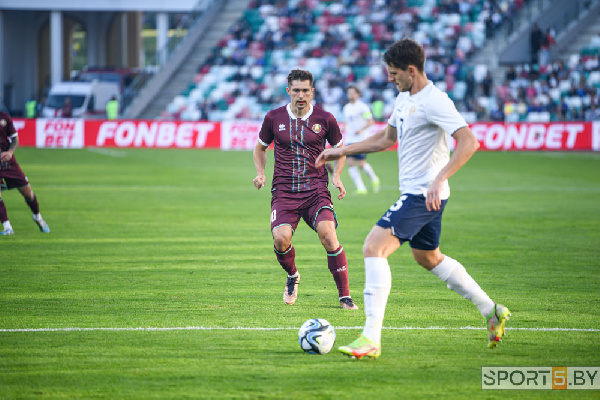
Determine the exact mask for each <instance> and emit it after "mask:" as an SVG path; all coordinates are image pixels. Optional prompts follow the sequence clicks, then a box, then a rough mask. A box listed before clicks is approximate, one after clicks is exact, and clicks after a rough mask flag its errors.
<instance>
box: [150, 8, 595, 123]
mask: <svg viewBox="0 0 600 400" xmlns="http://www.w3.org/2000/svg"><path fill="white" fill-rule="evenodd" d="M522 5H523V1H522V0H498V1H481V0H388V1H382V0H377V1H366V0H344V1H326V0H291V1H275V0H253V1H251V3H250V6H249V8H248V9H247V10H246V11H245V13H244V16H243V17H242V18H240V19H239V20H238V21H237V22H236V23H235V24H234V26H233V27H232V28H231V29H230V30H229V32H228V33H227V35H226V36H225V37H223V38H222V39H221V40H220V41H219V43H218V45H217V46H215V47H214V48H213V50H212V54H211V55H210V57H209V58H208V59H207V60H206V61H205V62H204V63H202V65H200V66H198V71H197V74H196V75H195V77H194V81H193V82H191V83H190V84H189V86H188V87H187V89H186V90H184V91H183V92H182V93H180V94H179V95H177V96H175V97H174V98H173V99H172V101H171V102H170V103H169V104H168V106H167V108H166V110H165V111H164V112H163V113H162V115H161V117H162V118H166V119H182V120H200V119H202V120H215V121H218V120H227V119H257V120H260V119H262V118H263V117H264V114H265V113H266V112H267V111H268V110H270V109H272V108H274V107H276V106H279V105H282V104H285V102H286V99H287V98H286V93H285V86H286V83H287V82H286V76H287V73H288V72H289V70H290V69H291V68H294V67H301V68H306V69H309V70H310V71H311V72H313V74H314V75H315V79H316V82H315V87H316V99H315V100H316V102H317V103H318V104H320V105H322V106H323V107H324V108H325V109H327V110H328V111H330V112H332V113H333V114H334V115H335V116H336V118H338V119H339V120H340V121H343V114H342V112H341V107H342V106H343V104H344V103H345V101H346V99H345V91H344V89H345V87H346V85H347V84H348V83H350V82H356V83H358V85H359V87H360V88H361V89H362V92H363V95H364V97H365V98H366V99H367V100H370V101H371V102H380V101H381V100H383V102H384V104H385V107H388V108H386V109H384V110H383V112H382V114H381V119H384V118H385V117H386V116H387V115H389V114H390V113H391V110H390V109H389V107H391V106H393V101H392V100H393V98H394V97H395V96H396V92H395V89H394V88H392V87H390V85H388V84H387V76H386V71H385V68H383V66H382V64H381V59H380V55H381V51H382V50H384V49H385V48H386V47H387V46H388V45H389V44H391V43H393V41H395V40H397V39H399V38H401V37H404V36H412V37H414V38H415V39H417V40H418V41H420V42H422V43H423V44H424V47H425V49H426V55H427V59H428V62H427V63H426V72H427V75H428V77H429V79H430V80H432V81H433V82H434V83H435V84H436V86H438V87H440V88H441V89H443V90H445V91H447V92H448V94H449V95H450V96H451V97H452V98H453V99H454V100H455V102H456V104H457V105H458V107H459V109H460V111H461V112H463V114H464V115H465V118H466V119H467V120H470V121H474V120H507V121H549V120H556V119H583V118H586V117H588V116H593V115H595V114H594V113H597V111H595V110H597V105H598V79H599V76H598V75H599V74H600V72H599V71H598V46H597V45H598V42H599V41H600V39H594V40H593V42H592V43H590V45H589V46H588V47H586V49H585V50H584V51H582V53H581V54H580V55H579V56H578V57H577V59H573V60H570V62H569V63H568V64H565V63H562V62H560V61H559V62H556V63H553V64H550V65H541V66H537V65H529V64H523V65H517V66H515V67H514V69H512V70H510V71H511V73H510V75H509V74H508V73H507V75H509V76H507V79H505V82H502V83H501V84H499V85H494V82H493V78H492V76H491V75H490V71H489V70H488V67H487V66H486V65H484V64H478V65H475V66H472V67H471V66H468V64H467V62H468V59H469V57H470V56H471V55H473V54H474V53H475V52H477V50H478V49H480V48H481V47H482V46H483V45H484V43H485V41H486V38H488V37H489V36H490V35H491V34H492V32H493V31H494V30H495V29H497V28H498V27H499V26H500V25H502V24H505V23H510V21H511V18H512V17H513V16H514V15H515V14H516V13H518V11H519V10H520V9H521V7H522ZM594 46H595V47H594Z"/></svg>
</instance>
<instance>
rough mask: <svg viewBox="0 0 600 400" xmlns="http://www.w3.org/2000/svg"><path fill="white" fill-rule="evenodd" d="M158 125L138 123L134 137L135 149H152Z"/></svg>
mask: <svg viewBox="0 0 600 400" xmlns="http://www.w3.org/2000/svg"><path fill="white" fill-rule="evenodd" d="M157 129H158V124H150V126H148V123H146V122H140V123H138V133H137V135H136V137H135V142H134V146H135V147H154V141H155V140H156V130H157Z"/></svg>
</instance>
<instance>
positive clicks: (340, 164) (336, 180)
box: [331, 144, 346, 200]
mask: <svg viewBox="0 0 600 400" xmlns="http://www.w3.org/2000/svg"><path fill="white" fill-rule="evenodd" d="M340 147H342V144H340V145H339V146H337V148H340ZM345 164H346V156H344V157H341V158H339V159H337V160H336V162H334V163H333V165H334V170H333V174H332V175H331V183H333V186H335V187H336V188H338V190H339V191H340V193H339V194H338V199H339V200H341V199H343V198H344V197H345V196H346V188H345V187H344V184H343V183H342V171H343V170H344V165H345Z"/></svg>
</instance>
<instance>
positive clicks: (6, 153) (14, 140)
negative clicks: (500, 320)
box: [0, 136, 19, 162]
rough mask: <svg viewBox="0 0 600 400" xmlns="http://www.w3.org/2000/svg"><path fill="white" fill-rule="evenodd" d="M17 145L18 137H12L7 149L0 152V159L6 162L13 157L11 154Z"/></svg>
mask: <svg viewBox="0 0 600 400" xmlns="http://www.w3.org/2000/svg"><path fill="white" fill-rule="evenodd" d="M18 146H19V138H18V137H17V136H15V137H13V138H12V139H11V142H10V146H9V147H8V150H7V151H3V152H2V153H1V154H0V161H2V162H7V161H10V160H11V159H12V158H13V154H15V150H16V149H17V147H18Z"/></svg>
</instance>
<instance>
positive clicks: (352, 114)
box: [343, 85, 381, 194]
mask: <svg viewBox="0 0 600 400" xmlns="http://www.w3.org/2000/svg"><path fill="white" fill-rule="evenodd" d="M346 93H347V95H348V104H346V105H345V106H344V109H343V112H344V119H345V121H346V125H345V129H344V130H345V137H344V143H345V145H349V144H352V143H357V142H360V141H362V140H364V139H366V137H367V134H368V132H367V130H368V129H369V127H370V126H371V125H373V124H374V123H375V121H374V120H373V114H372V113H371V109H370V108H369V106H368V105H367V104H365V103H364V102H363V101H361V100H360V90H358V88H357V87H356V86H354V85H350V86H348V88H347V89H346ZM346 162H347V163H348V174H349V175H350V178H352V181H353V182H354V185H355V186H356V193H357V194H366V193H367V187H366V186H365V183H364V182H363V180H362V177H361V176H360V171H361V170H362V171H363V172H364V173H365V174H367V175H368V177H369V179H370V180H371V184H372V186H373V192H375V193H377V192H379V190H380V189H381V183H380V181H379V178H378V177H377V175H376V174H375V171H374V170H373V167H371V164H369V163H368V162H367V155H366V154H354V155H352V156H349V157H348V158H347V159H346Z"/></svg>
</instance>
